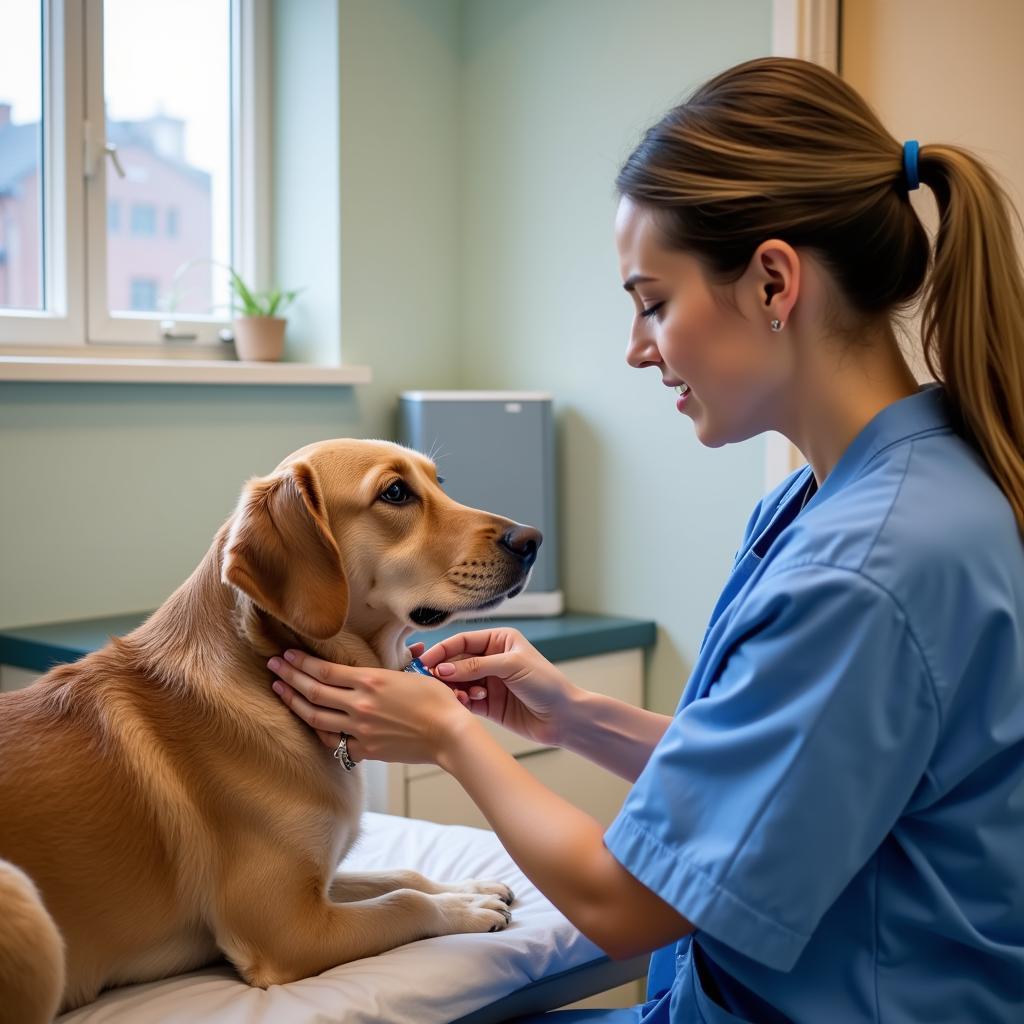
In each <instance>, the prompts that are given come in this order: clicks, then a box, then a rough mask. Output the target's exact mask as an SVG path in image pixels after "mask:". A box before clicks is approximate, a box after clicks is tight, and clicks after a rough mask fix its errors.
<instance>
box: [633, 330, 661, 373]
mask: <svg viewBox="0 0 1024 1024" xmlns="http://www.w3.org/2000/svg"><path fill="white" fill-rule="evenodd" d="M626 362H627V363H629V365H630V366H632V367H634V368H635V369H637V370H640V369H643V367H645V366H661V353H660V352H659V351H658V346H657V345H655V343H654V339H653V338H651V337H650V335H648V334H646V333H645V332H644V331H641V330H634V331H633V333H632V334H631V335H630V338H629V346H628V347H627V348H626Z"/></svg>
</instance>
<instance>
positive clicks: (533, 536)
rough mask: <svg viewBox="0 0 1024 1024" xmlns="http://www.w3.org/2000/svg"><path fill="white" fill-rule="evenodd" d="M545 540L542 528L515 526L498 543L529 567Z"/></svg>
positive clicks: (525, 566)
mask: <svg viewBox="0 0 1024 1024" xmlns="http://www.w3.org/2000/svg"><path fill="white" fill-rule="evenodd" d="M543 540H544V536H543V534H542V533H541V532H540V530H535V529H534V528H533V527H532V526H513V527H512V529H511V530H509V531H508V532H507V533H506V534H505V536H504V537H502V538H501V540H500V541H498V543H499V544H500V545H501V546H502V547H503V548H505V550H506V551H510V552H511V553H512V554H513V555H515V556H516V558H518V559H519V560H520V561H521V562H522V563H523V568H524V569H529V568H530V566H531V565H533V563H534V561H535V560H536V558H537V548H539V547H540V545H541V541H543Z"/></svg>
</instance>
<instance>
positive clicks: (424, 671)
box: [402, 658, 434, 677]
mask: <svg viewBox="0 0 1024 1024" xmlns="http://www.w3.org/2000/svg"><path fill="white" fill-rule="evenodd" d="M402 671H403V672H418V673H419V674H420V675H421V676H431V677H432V676H433V674H434V673H433V672H431V671H430V669H429V668H427V666H426V665H424V664H423V662H422V661H420V659H419V658H413V659H412V661H410V662H409V664H408V665H406V666H405V668H403V669H402Z"/></svg>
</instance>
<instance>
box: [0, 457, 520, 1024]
mask: <svg viewBox="0 0 1024 1024" xmlns="http://www.w3.org/2000/svg"><path fill="white" fill-rule="evenodd" d="M396 481H403V482H404V484H406V485H408V489H409V490H410V491H411V493H412V497H411V498H410V499H408V500H403V501H401V502H399V503H397V504H396V503H391V502H389V501H388V500H386V499H385V498H384V497H382V495H384V494H390V495H391V496H392V497H395V496H396V495H399V494H400V492H401V491H402V488H401V487H398V488H397V489H396V488H392V489H391V490H390V491H388V488H389V487H391V485H392V484H393V483H395V482H396ZM515 526H516V524H514V523H512V522H510V521H509V520H507V519H503V518H501V517H499V516H495V515H491V514H489V513H486V512H481V511H478V510H476V509H470V508H467V507H465V506H462V505H459V504H457V503H456V502H454V501H452V500H451V499H450V498H448V497H447V496H446V495H445V494H444V492H443V491H442V490H441V489H440V487H439V486H438V483H437V477H436V473H435V468H434V466H433V464H432V463H431V462H430V461H429V460H427V459H425V458H424V457H423V456H421V455H418V454H417V453H415V452H412V451H410V450H408V449H405V448H401V447H399V446H397V445H392V444H389V443H387V442H382V441H350V440H337V441H325V442H322V443H319V444H315V445H310V446H308V447H306V448H303V449H301V450H300V451H298V452H296V453H295V454H294V455H292V456H290V457H289V458H288V459H286V460H285V461H284V462H283V463H282V464H281V465H280V466H278V468H277V469H276V470H275V472H274V473H273V474H272V475H271V476H269V477H265V478H258V479H255V480H251V481H249V483H248V484H247V485H246V488H245V490H244V491H243V494H242V498H241V500H240V502H239V505H238V507H237V509H236V511H235V513H234V514H233V515H232V516H231V518H230V519H229V520H228V521H227V522H226V523H225V524H224V526H223V527H222V528H221V530H220V531H219V532H218V534H217V536H216V538H215V540H214V542H213V544H212V546H211V547H210V550H209V552H208V553H207V555H206V557H205V558H204V559H203V561H202V563H201V564H200V566H199V567H198V568H197V569H196V570H195V572H194V573H193V574H192V575H191V576H190V577H189V579H188V580H187V581H186V582H185V583H184V584H182V586H181V587H179V588H178V590H177V591H175V593H174V594H172V595H171V597H170V598H169V599H168V600H167V601H166V602H165V603H164V604H163V605H162V606H161V607H160V608H159V609H158V610H157V611H156V612H155V613H154V614H153V615H152V616H151V617H150V618H149V619H148V620H147V621H146V622H145V623H143V625H141V626H140V627H139V628H138V629H136V630H135V631H134V632H133V633H130V634H128V635H127V636H125V637H124V638H122V639H114V640H111V642H110V643H109V644H107V646H105V647H104V648H103V649H101V650H99V651H96V652H95V653H93V654H90V655H88V656H87V657H85V658H83V659H82V660H81V661H78V662H75V663H74V664H71V665H65V666H61V667H59V668H55V669H54V670H53V671H51V672H50V673H48V674H47V675H46V676H44V677H43V678H42V679H41V680H39V681H38V682H36V683H35V684H34V685H32V686H30V687H28V688H27V689H24V690H21V691H17V692H15V693H9V694H3V695H0V750H2V752H3V753H2V756H0V858H3V860H0V907H2V908H3V910H2V914H0V1021H2V1022H4V1024H7V1022H11V1024H13V1022H17V1024H34V1022H35V1021H45V1020H49V1019H50V1018H51V1017H52V1016H53V1014H54V1013H56V1012H57V1011H58V1009H59V1008H63V1009H69V1008H72V1007H75V1006H79V1005H81V1004H83V1003H86V1002H89V1001H91V1000H92V999H94V998H95V997H96V995H97V993H99V992H100V990H101V989H103V988H105V987H108V986H112V985H119V984H125V983H129V982H138V981H146V980H152V979H155V978H160V977H165V976H167V975H170V974H174V973H178V972H181V971H186V970H189V969H192V968H195V967H198V966H200V965H202V964H206V963H209V962H210V961H212V960H215V959H217V958H218V957H220V956H221V955H223V956H226V957H227V958H228V959H230V960H231V961H232V963H234V964H235V966H236V967H237V969H238V970H239V972H240V973H241V974H242V976H243V977H244V978H245V979H246V980H247V981H248V982H250V983H251V984H253V985H260V986H266V985H270V984H277V983H283V982H287V981H291V980H294V979H297V978H303V977H308V976H310V975H313V974H317V973H319V972H321V971H323V970H325V969H327V968H329V967H332V966H334V965H336V964H340V963H344V962H347V961H349V960H354V959H357V958H360V957H365V956H370V955H373V954H375V953H379V952H382V951H383V950H387V949H390V948H392V947H394V946H397V945H401V944H402V943H406V942H409V941H412V940H414V939H418V938H422V937H425V936H430V935H443V934H451V933H456V932H473V931H489V930H495V929H497V928H500V927H504V926H505V925H506V923H507V921H508V915H509V912H508V908H507V904H508V903H509V901H510V900H511V894H510V893H509V891H508V889H507V888H506V887H505V886H504V885H502V884H501V883H498V882H478V881H473V880H470V881H467V882H464V883H457V884H453V885H443V884H437V883H434V882H431V881H429V880H427V879H425V878H423V877H422V876H420V875H418V874H415V873H413V872H409V871H390V872H378V873H368V874H358V875H356V874H339V875H335V868H336V865H337V864H338V863H339V862H340V860H341V859H342V857H344V855H345V853H346V851H347V850H348V849H349V848H350V846H351V844H352V843H353V841H354V840H355V837H356V834H357V831H358V823H359V817H360V808H361V806H362V800H363V792H362V784H361V780H360V771H359V770H358V769H357V770H356V771H353V772H351V773H346V772H344V771H343V770H342V769H341V767H340V765H339V764H338V763H337V762H336V761H335V760H333V759H332V757H331V752H330V751H329V750H328V749H327V748H326V747H325V746H324V745H323V744H321V743H320V741H319V740H318V739H317V737H316V736H315V735H314V733H313V732H312V731H311V730H310V729H309V728H308V727H307V726H305V725H304V724H303V723H301V722H300V721H299V720H298V719H297V718H296V717H295V716H293V715H292V714H291V713H290V712H289V711H288V709H287V708H286V707H285V706H284V705H283V704H282V703H281V702H280V701H279V700H278V699H277V697H275V696H274V694H273V693H272V692H271V690H270V682H271V675H270V673H269V672H268V670H267V668H266V664H265V663H266V659H267V658H268V657H269V656H271V655H273V654H278V653H280V652H281V651H283V650H284V649H286V648H288V647H299V648H303V649H306V650H310V651H313V652H314V653H316V654H318V655H319V656H321V657H323V658H325V659H327V660H329V661H334V662H340V663H344V664H349V665H359V666H384V667H388V668H399V667H401V666H402V665H403V664H404V663H405V662H406V661H407V660H408V655H407V654H406V651H405V639H406V638H407V637H408V635H409V633H410V632H412V630H413V629H414V628H415V626H416V625H417V624H421V625H422V624H427V623H429V624H433V623H434V622H440V621H443V619H444V618H446V617H448V616H450V615H452V614H454V613H456V612H458V611H460V610H468V609H472V608H479V607H484V606H487V605H490V604H494V603H496V602H497V601H499V600H501V599H502V598H504V597H506V596H509V595H510V594H511V593H515V592H518V590H519V589H521V588H522V586H523V585H524V584H525V580H526V576H527V575H528V573H529V563H530V562H531V561H532V556H528V555H526V556H524V554H523V552H520V551H519V550H518V549H515V548H514V547H513V548H510V547H509V546H508V544H507V542H506V543H503V540H502V539H503V538H504V537H506V535H507V534H508V531H509V530H510V529H512V528H513V527H515ZM529 532H530V533H531V534H532V535H533V537H534V538H535V543H539V535H538V534H536V531H529ZM526 547H527V548H528V547H529V545H528V544H527V545H526ZM121 568H122V567H117V568H116V569H115V571H121ZM452 699H454V696H453V698H452Z"/></svg>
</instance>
